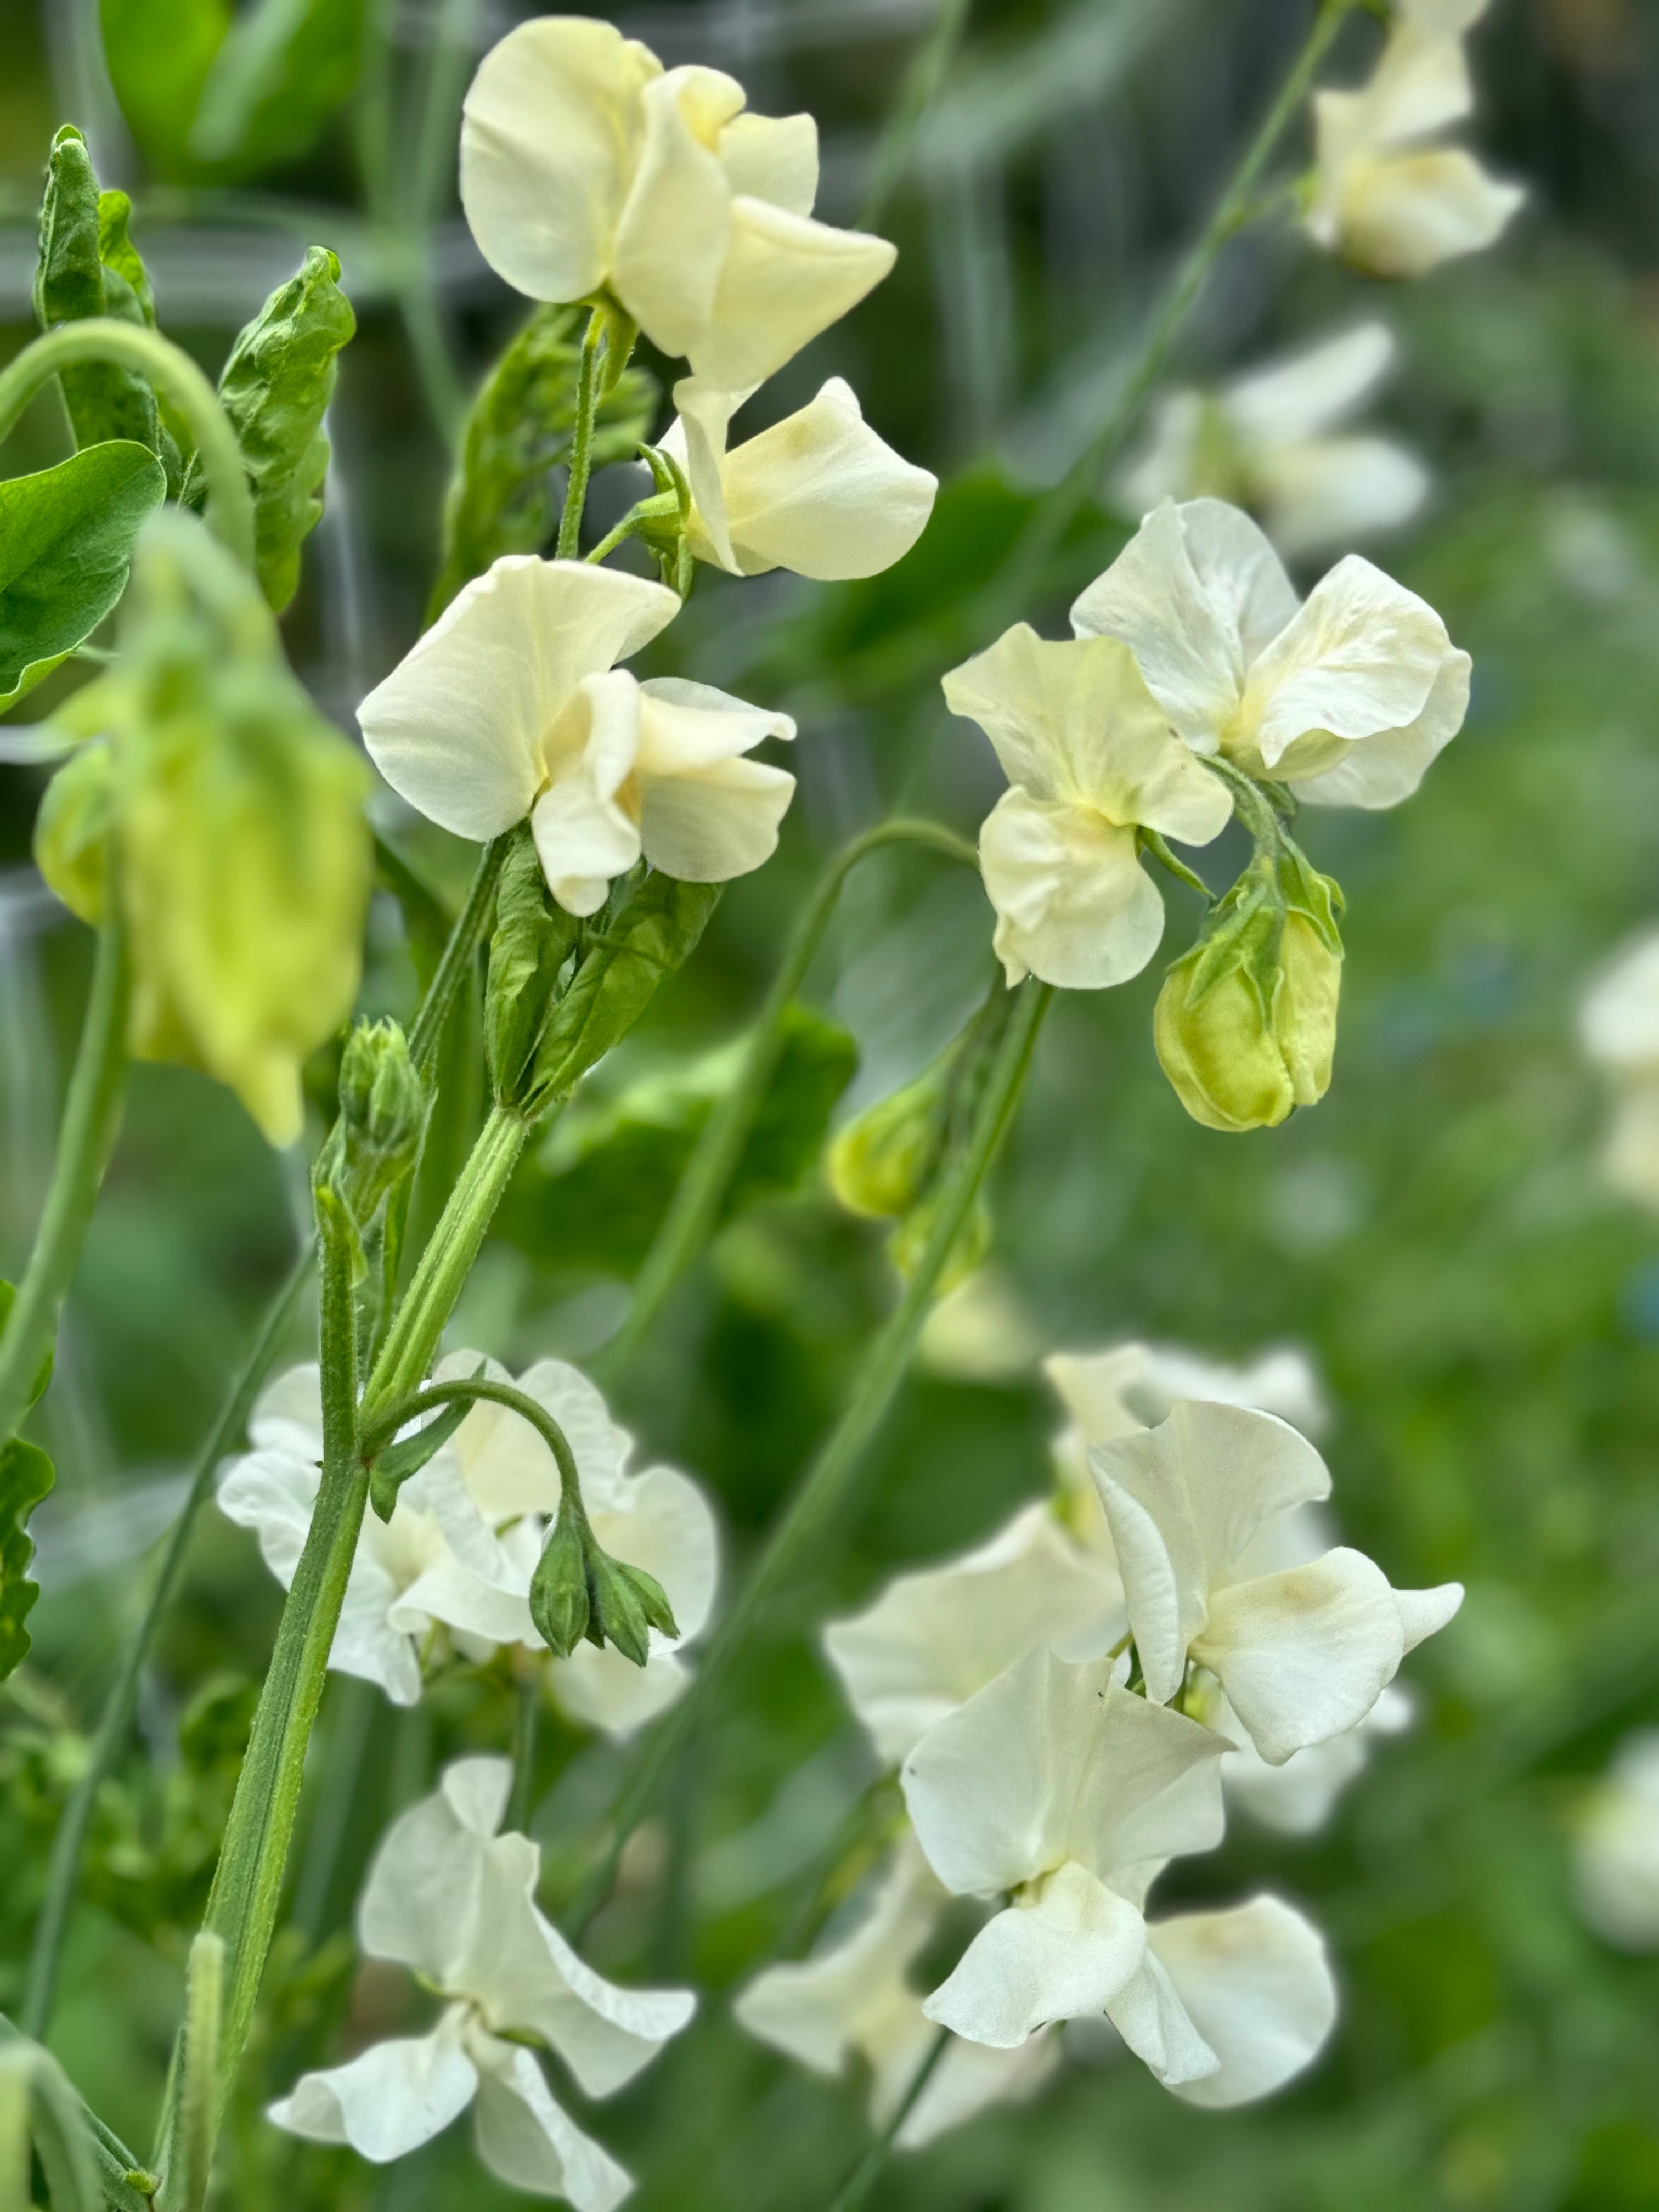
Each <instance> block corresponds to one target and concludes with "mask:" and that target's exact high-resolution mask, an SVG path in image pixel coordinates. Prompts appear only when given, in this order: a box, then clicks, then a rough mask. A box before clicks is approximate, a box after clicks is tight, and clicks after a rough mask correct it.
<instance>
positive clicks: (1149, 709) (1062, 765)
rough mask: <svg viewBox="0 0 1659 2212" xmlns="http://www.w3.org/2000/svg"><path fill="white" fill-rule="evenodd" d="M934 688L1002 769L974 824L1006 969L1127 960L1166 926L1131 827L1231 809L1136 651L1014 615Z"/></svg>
mask: <svg viewBox="0 0 1659 2212" xmlns="http://www.w3.org/2000/svg"><path fill="white" fill-rule="evenodd" d="M1241 520H1243V518H1242V517H1241ZM1079 604H1081V603H1079ZM944 690H945V702H946V704H947V705H948V706H949V707H950V708H951V712H952V714H963V715H966V716H968V717H969V719H971V720H974V721H975V722H977V723H978V724H979V726H980V727H981V729H982V730H983V731H984V732H985V734H986V735H987V737H988V738H990V740H991V743H992V744H993V746H994V748H995V750H996V755H997V758H998V759H999V760H1000V763H1002V768H1003V771H1004V773H1005V774H1006V776H1007V778H1008V781H1009V786H1010V788H1009V789H1008V790H1007V791H1006V792H1005V793H1004V794H1003V796H1002V797H1001V798H1000V799H999V800H998V801H997V803H996V805H995V806H994V808H993V809H992V811H991V813H990V814H989V816H988V817H987V820H986V823H985V826H984V828H983V829H981V832H980V866H981V870H982V872H983V873H984V878H985V889H986V892H987V896H988V897H989V899H990V901H991V903H992V905H993V906H994V908H996V915H997V926H996V935H995V938H994V946H995V950H996V952H997V955H998V957H999V958H1000V960H1001V962H1002V964H1003V967H1004V969H1005V970H1006V974H1007V977H1008V981H1009V983H1010V984H1011V985H1012V984H1015V983H1018V981H1021V979H1022V978H1023V977H1024V976H1025V975H1039V976H1041V977H1042V980H1043V981H1044V982H1046V983H1054V984H1058V985H1059V986H1060V987H1062V988H1065V989H1071V990H1099V989H1101V988H1103V987H1105V986H1107V985H1109V984H1113V983H1121V982H1125V981H1127V979H1128V978H1129V977H1130V976H1131V975H1139V972H1140V970H1141V969H1143V968H1144V967H1145V966H1146V963H1147V962H1148V961H1149V960H1150V959H1151V958H1152V955H1153V953H1154V952H1156V951H1157V950H1158V940H1159V939H1160V938H1161V937H1162V936H1163V934H1164V902H1163V900H1162V898H1161V897H1160V896H1158V890H1157V887H1156V885H1155V884H1153V883H1152V878H1150V877H1149V876H1148V875H1147V874H1146V871H1145V870H1144V869H1143V868H1142V866H1140V861H1139V841H1138V839H1137V836H1136V832H1137V830H1138V829H1143V828H1144V829H1151V830H1156V831H1158V833H1160V834H1161V835H1164V836H1170V837H1176V838H1179V839H1180V840H1181V841H1182V843H1184V844H1189V845H1203V844H1207V843H1208V842H1209V841H1210V839H1211V838H1212V837H1215V836H1219V835H1220V833H1221V831H1222V830H1223V829H1225V826H1226V823H1227V821H1228V817H1229V816H1230V814H1231V800H1230V799H1229V797H1228V795H1227V793H1226V791H1225V788H1224V787H1223V786H1222V785H1221V784H1220V783H1219V782H1218V781H1217V780H1216V779H1215V778H1214V777H1213V776H1212V775H1210V774H1209V773H1208V772H1207V770H1206V769H1202V768H1200V766H1199V764H1198V763H1197V762H1196V761H1195V760H1194V758H1193V757H1192V754H1191V753H1190V752H1189V751H1188V750H1187V749H1186V747H1184V746H1183V745H1182V744H1178V743H1177V742H1176V738H1174V737H1173V736H1172V735H1171V734H1170V719H1171V718H1170V715H1169V714H1168V713H1167V712H1166V710H1165V708H1164V705H1163V704H1162V703H1161V702H1159V701H1158V700H1157V699H1156V698H1154V696H1152V691H1151V690H1149V689H1148V687H1147V684H1146V682H1144V681H1143V680H1142V673H1141V671H1138V670H1137V667H1136V665H1135V661H1134V658H1133V654H1132V653H1130V652H1128V651H1127V650H1126V649H1125V647H1123V646H1122V645H1121V644H1119V643H1116V642H1115V641H1112V640H1111V639H1109V638H1105V637H1079V639H1076V640H1068V641H1064V642H1061V643H1058V644H1054V643H1050V642H1049V641H1047V640H1045V639H1043V638H1040V637H1039V636H1038V635H1036V631H1035V630H1033V629H1031V628H1030V625H1029V624H1027V623H1016V624H1015V626H1014V628H1013V629H1010V630H1007V631H1006V632H1005V633H1004V634H1003V635H1002V636H1001V637H1000V638H999V639H998V641H997V642H996V643H995V644H994V645H993V646H990V647H987V649H986V651H985V652H983V653H977V654H975V657H974V659H971V660H969V661H965V662H963V665H962V666H961V667H960V668H956V669H952V670H951V673H950V674H949V675H948V676H946V677H945V679H944Z"/></svg>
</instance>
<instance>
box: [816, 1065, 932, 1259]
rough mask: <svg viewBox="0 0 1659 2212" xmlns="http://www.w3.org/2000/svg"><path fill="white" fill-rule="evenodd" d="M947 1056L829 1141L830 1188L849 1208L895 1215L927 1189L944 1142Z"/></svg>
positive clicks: (882, 1216) (878, 1216) (881, 1216)
mask: <svg viewBox="0 0 1659 2212" xmlns="http://www.w3.org/2000/svg"><path fill="white" fill-rule="evenodd" d="M948 1066H949V1055H948V1054H947V1055H946V1057H945V1059H944V1060H935V1061H934V1063H933V1066H931V1067H929V1068H927V1070H926V1071H925V1072H924V1073H922V1074H921V1075H919V1076H918V1077H917V1078H916V1079H915V1082H914V1083H907V1084H906V1085H905V1086H904V1088H903V1089H902V1091H893V1092H892V1093H891V1094H890V1096H889V1097H885V1098H878V1100H877V1101H876V1103H875V1104H874V1105H873V1106H866V1108H865V1109H864V1111H863V1113H862V1114H857V1115H854V1117H853V1119H852V1120H851V1121H848V1123H847V1124H846V1126H845V1127H843V1128H842V1130H840V1131H839V1132H838V1133H837V1134H836V1137H835V1138H834V1139H832V1140H831V1143H830V1146H829V1162H828V1166H829V1187H830V1188H831V1189H832V1190H833V1191H834V1192H835V1194H836V1197H837V1198H838V1199H839V1200H841V1203H842V1205H843V1206H845V1207H846V1208H847V1210H848V1212H849V1213H862V1214H867V1215H870V1216H872V1218H876V1219H878V1220H895V1219H896V1218H898V1217H899V1216H900V1215H901V1214H905V1213H908V1212H909V1211H910V1210H911V1208H912V1207H913V1206H915V1204H916V1203H917V1201H918V1200H920V1199H921V1197H922V1196H923V1194H925V1193H926V1191H927V1186H928V1183H929V1182H931V1181H932V1179H933V1173H934V1170H936V1169H937V1167H938V1165H939V1154H940V1152H941V1150H942V1148H943V1146H944V1141H945V1122H944V1112H943V1108H944V1103H945V1080H946V1075H947V1073H948Z"/></svg>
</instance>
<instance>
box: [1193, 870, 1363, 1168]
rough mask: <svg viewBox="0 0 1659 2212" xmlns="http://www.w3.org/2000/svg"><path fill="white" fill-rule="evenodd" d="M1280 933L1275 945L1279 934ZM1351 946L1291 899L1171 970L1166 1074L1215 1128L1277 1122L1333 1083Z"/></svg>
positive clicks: (1203, 944)
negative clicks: (1328, 935)
mask: <svg viewBox="0 0 1659 2212" xmlns="http://www.w3.org/2000/svg"><path fill="white" fill-rule="evenodd" d="M1275 937H1276V938H1277V939H1278V942H1277V945H1276V946H1274V945H1273V944H1272V939H1273V938H1275ZM1341 984H1342V955H1341V953H1340V951H1333V950H1332V948H1331V946H1330V945H1329V944H1328V942H1327V941H1326V939H1325V937H1324V935H1323V933H1322V931H1321V930H1320V928H1318V927H1316V925H1315V924H1314V923H1313V922H1312V921H1310V920H1309V918H1308V917H1307V916H1306V915H1304V914H1301V913H1299V912H1297V911H1296V910H1295V909H1294V908H1292V909H1291V911H1290V912H1289V913H1287V914H1285V915H1284V916H1283V918H1282V921H1281V920H1280V917H1279V915H1277V914H1276V913H1274V912H1273V910H1272V909H1271V908H1260V909H1258V910H1257V911H1255V913H1253V914H1251V915H1249V916H1248V918H1246V919H1245V920H1244V921H1243V926H1242V927H1239V928H1237V930H1235V931H1233V932H1231V934H1230V935H1219V934H1218V935H1217V936H1212V937H1210V938H1207V939H1200V942H1199V943H1198V944H1197V945H1194V947H1193V949H1192V951H1190V952H1188V953H1187V954H1186V955H1185V956H1184V957H1182V958H1181V959H1180V960H1177V961H1176V963H1175V965H1174V966H1173V967H1172V968H1171V969H1170V972H1169V974H1168V975H1167V976H1166V977H1165V978H1164V987H1163V989H1162V990H1161V991H1160V992H1159V993H1158V1006H1157V1010H1156V1012H1155V1013H1154V1015H1153V1017H1152V1037H1153V1042H1154V1043H1155V1044H1156V1046H1157V1048H1158V1060H1159V1062H1160V1064H1161V1065H1162V1066H1163V1069H1164V1073H1165V1074H1166V1075H1167V1076H1168V1077H1169V1079H1170V1082H1171V1083H1172V1084H1173V1085H1174V1086H1175V1091H1176V1097H1178V1098H1179V1099H1180V1101H1181V1103H1182V1105H1183V1106H1184V1107H1185V1108H1186V1109H1187V1111H1188V1113H1189V1114H1190V1115H1192V1117H1193V1119H1194V1121H1201V1122H1203V1124H1204V1125H1205V1127H1206V1128H1210V1129H1229V1130H1241V1129H1261V1128H1269V1129H1271V1128H1276V1127H1278V1125H1279V1122H1281V1121H1284V1119H1285V1116H1286V1115H1288V1114H1289V1113H1290V1111H1291V1109H1292V1108H1293V1107H1296V1106H1312V1105H1314V1104H1316V1103H1317V1102H1318V1101H1319V1100H1320V1099H1321V1098H1322V1097H1324V1095H1325V1093H1326V1091H1327V1090H1328V1088H1329V1086H1330V1080H1331V1061H1332V1057H1333V1054H1334V1051H1335V1048H1336V1005H1337V997H1338V994H1339V992H1340V989H1341Z"/></svg>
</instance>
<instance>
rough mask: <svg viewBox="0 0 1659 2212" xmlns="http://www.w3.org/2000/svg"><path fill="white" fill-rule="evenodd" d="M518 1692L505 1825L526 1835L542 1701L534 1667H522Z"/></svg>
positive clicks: (533, 1787)
mask: <svg viewBox="0 0 1659 2212" xmlns="http://www.w3.org/2000/svg"><path fill="white" fill-rule="evenodd" d="M518 1692H519V1694H518V1703H517V1705H516V1707H515V1709H514V1711H513V1797H512V1802H511V1803H510V1804H509V1805H508V1807H507V1826H508V1827H509V1828H516V1829H517V1830H518V1831H519V1832H520V1835H527V1834H528V1833H529V1830H530V1814H531V1811H532V1806H533V1803H534V1801H535V1794H536V1723H537V1721H538V1718H539V1717H540V1713H541V1698H542V1692H541V1669H540V1668H538V1667H534V1668H526V1671H525V1672H524V1673H523V1674H521V1675H520V1677H519V1682H518Z"/></svg>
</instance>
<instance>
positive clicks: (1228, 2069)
mask: <svg viewBox="0 0 1659 2212" xmlns="http://www.w3.org/2000/svg"><path fill="white" fill-rule="evenodd" d="M1146 1940H1147V1944H1148V1948H1149V1949H1150V1951H1151V1953H1152V1956H1153V1957H1154V1958H1155V1959H1156V1960H1158V1964H1159V1965H1160V1966H1162V1967H1163V1969H1164V1972H1165V1973H1166V1974H1167V1975H1168V1976H1169V1978H1170V1982H1171V1984H1173V1986H1174V1989H1175V1990H1176V1995H1177V1996H1178V1997H1179V1998H1180V2000H1181V2002H1182V2006H1183V2008H1185V2011H1186V2013H1187V2015H1188V2018H1189V2019H1190V2020H1191V2021H1192V2023H1193V2026H1194V2028H1195V2029H1196V2030H1197V2032H1198V2033H1199V2034H1200V2035H1201V2036H1202V2037H1203V2039H1204V2040H1205V2042H1206V2044H1208V2045H1209V2046H1210V2048H1211V2049H1212V2051H1214V2052H1215V2054H1216V2056H1217V2057H1218V2059H1219V2061H1220V2064H1219V2066H1218V2069H1216V2070H1215V2071H1214V2072H1212V2073H1210V2074H1207V2075H1203V2076H1200V2077H1199V2078H1197V2079H1195V2080H1188V2081H1184V2082H1182V2081H1172V2082H1171V2083H1170V2087H1172V2088H1174V2089H1176V2092H1177V2093H1178V2094H1179V2095H1181V2096H1183V2097H1185V2098H1186V2099H1187V2100H1188V2103H1189V2104H1194V2105H1203V2106H1208V2107H1209V2108H1210V2109H1211V2110H1212V2111H1215V2110H1220V2109H1222V2108H1224V2107H1225V2106H1231V2105H1245V2104H1249V2103H1250V2102H1252V2101H1253V2100H1255V2098H1258V2097H1266V2096H1270V2095H1271V2094H1272V2093H1273V2091H1274V2090H1275V2089H1279V2088H1282V2087H1284V2085H1285V2082H1286V2081H1290V2080H1291V2078H1292V2077H1293V2076H1294V2075H1297V2074H1300V2073H1302V2072H1303V2071H1304V2069H1305V2068H1307V2067H1309V2066H1310V2065H1311V2064H1312V2063H1313V2061H1314V2059H1315V2058H1316V2057H1317V2056H1318V2054H1319V2051H1320V2050H1321V2049H1322V2046H1323V2045H1324V2043H1325V2040H1326V2039H1327V2037H1328V2035H1329V2034H1330V2032H1331V2029H1332V2027H1334V2024H1335V2021H1336V1984H1335V1981H1334V1978H1333V1977H1332V1974H1331V1969H1330V1962H1329V1960H1328V1958H1327V1956H1326V1952H1325V1945H1324V1942H1323V1940H1322V1937H1321V1936H1320V1935H1319V1932H1318V1930H1317V1929H1315V1928H1314V1927H1312V1926H1311V1925H1310V1923H1309V1922H1308V1921H1306V1920H1304V1917H1302V1915H1301V1914H1300V1913H1299V1912H1297V1911H1292V1910H1291V1907H1290V1906H1289V1905H1285V1904H1282V1903H1281V1902H1280V1901H1279V1899H1278V1898H1276V1897H1256V1898H1252V1899H1251V1900H1250V1902H1249V1904H1248V1905H1237V1906H1235V1907H1234V1909H1233V1910H1232V1911H1230V1912H1190V1913H1183V1914H1182V1915H1181V1916H1180V1917H1178V1918H1176V1919H1172V1920H1160V1921H1154V1922H1153V1923H1152V1925H1151V1926H1150V1927H1149V1928H1148V1929H1147V1930H1146Z"/></svg>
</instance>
